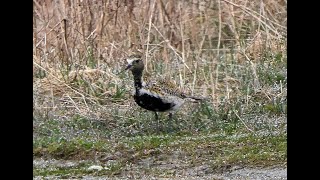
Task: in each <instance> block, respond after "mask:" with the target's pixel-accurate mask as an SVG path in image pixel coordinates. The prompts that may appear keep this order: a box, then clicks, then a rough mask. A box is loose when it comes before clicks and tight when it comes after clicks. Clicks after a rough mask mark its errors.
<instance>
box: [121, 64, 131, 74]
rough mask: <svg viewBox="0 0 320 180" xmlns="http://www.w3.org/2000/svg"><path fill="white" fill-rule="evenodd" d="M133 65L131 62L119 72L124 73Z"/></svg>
mask: <svg viewBox="0 0 320 180" xmlns="http://www.w3.org/2000/svg"><path fill="white" fill-rule="evenodd" d="M131 67H132V63H129V64H128V65H127V66H126V67H125V68H123V69H122V70H121V71H120V72H119V73H118V74H121V73H123V72H124V71H126V70H128V69H130V68H131Z"/></svg>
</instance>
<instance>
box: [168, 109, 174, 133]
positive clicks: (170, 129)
mask: <svg viewBox="0 0 320 180" xmlns="http://www.w3.org/2000/svg"><path fill="white" fill-rule="evenodd" d="M172 117H173V113H172V112H169V131H172V130H173V129H174V123H173V122H172V120H173V118H172Z"/></svg>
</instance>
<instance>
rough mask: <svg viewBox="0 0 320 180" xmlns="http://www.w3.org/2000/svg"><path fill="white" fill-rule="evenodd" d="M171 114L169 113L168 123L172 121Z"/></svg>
mask: <svg viewBox="0 0 320 180" xmlns="http://www.w3.org/2000/svg"><path fill="white" fill-rule="evenodd" d="M172 115H173V114H172V112H169V121H172Z"/></svg>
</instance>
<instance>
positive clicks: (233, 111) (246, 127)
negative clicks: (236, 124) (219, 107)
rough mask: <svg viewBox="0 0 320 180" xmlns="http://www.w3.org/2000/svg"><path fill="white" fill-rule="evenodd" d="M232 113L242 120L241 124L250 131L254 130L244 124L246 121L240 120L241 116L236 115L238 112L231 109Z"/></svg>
mask: <svg viewBox="0 0 320 180" xmlns="http://www.w3.org/2000/svg"><path fill="white" fill-rule="evenodd" d="M233 113H234V114H235V115H236V116H237V118H238V119H239V120H240V121H241V122H242V124H243V125H244V126H245V127H246V128H247V129H248V130H249V131H250V132H254V131H253V130H252V129H250V128H249V127H248V126H247V125H246V123H245V122H244V121H243V120H242V118H241V117H240V116H239V115H238V113H237V112H236V111H235V110H233Z"/></svg>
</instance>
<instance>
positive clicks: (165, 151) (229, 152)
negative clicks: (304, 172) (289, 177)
mask: <svg viewBox="0 0 320 180" xmlns="http://www.w3.org/2000/svg"><path fill="white" fill-rule="evenodd" d="M286 6H287V1H285V0H268V1H267V0H249V1H247V0H214V1H205V0H186V1H182V0H181V1H174V0H136V1H134V0H115V1H110V0H92V1H91V0H69V1H66V0H55V1H53V0H44V1H40V0H33V132H34V133H33V136H34V138H33V155H34V157H35V159H37V158H42V159H58V160H77V161H79V160H86V161H85V162H83V163H78V164H75V165H74V166H70V167H69V166H68V167H65V166H63V167H57V166H54V165H53V164H52V163H51V164H50V163H48V164H46V165H45V166H34V176H50V175H54V176H63V177H71V176H72V177H73V176H83V175H86V174H91V175H94V176H98V175H99V176H100V175H105V176H108V177H114V176H127V174H130V176H134V177H136V178H137V177H141V176H143V175H146V174H151V175H152V176H154V177H173V176H176V175H177V174H180V175H181V174H183V173H185V172H186V170H185V169H186V167H188V168H195V167H199V164H201V165H203V162H205V163H206V165H207V168H206V169H207V170H208V169H210V170H208V172H219V171H220V170H225V169H230V168H231V167H234V166H235V165H238V166H239V165H241V166H249V165H253V166H257V165H258V166H273V165H281V166H286V160H287V150H286V148H287V144H286V138H287V131H286V123H287V54H286V53H287V52H286V49H287V47H286V43H287V7H286ZM137 52H139V53H141V54H143V58H144V61H145V64H146V72H148V73H149V74H151V75H152V76H154V77H158V76H163V77H168V78H170V79H172V80H173V81H175V82H176V85H177V86H179V87H180V88H182V89H184V90H185V91H188V92H190V93H191V94H193V95H196V96H205V97H208V100H207V101H206V102H202V103H186V104H185V105H184V106H183V108H182V109H181V110H179V111H178V112H177V113H176V114H175V116H174V118H175V120H174V122H169V121H168V118H167V116H166V114H165V113H162V114H161V115H160V116H159V117H160V119H161V121H160V122H159V123H160V127H159V126H158V125H157V123H158V122H154V116H153V113H152V112H149V111H145V110H143V109H141V108H140V107H138V106H137V105H136V104H135V102H134V101H133V99H132V90H133V80H132V75H131V74H130V73H129V72H124V73H120V74H119V72H120V71H121V70H122V69H123V67H124V65H125V61H124V60H123V59H124V58H125V57H126V56H128V55H131V54H133V53H137ZM177 154H178V155H177ZM173 157H174V158H173ZM150 158H151V159H152V160H150ZM146 159H148V164H153V166H152V167H153V168H150V165H149V166H146V164H145V163H143V162H145V161H146ZM169 159H171V160H172V159H174V163H175V164H177V165H176V167H175V168H173V167H172V168H168V167H167V166H166V168H163V167H162V166H161V167H160V166H159V164H158V165H157V163H156V162H159V161H161V162H162V163H164V164H168V161H169ZM172 161H173V160H172ZM94 164H99V165H101V166H102V167H105V169H104V170H103V171H87V168H88V167H89V166H90V165H94ZM169 164H170V163H169ZM182 164H183V165H182ZM179 165H180V166H179ZM52 166H54V168H52ZM147 167H148V168H147ZM137 169H139V171H136V170H137ZM141 169H143V170H144V171H143V172H142V171H141ZM147 169H149V170H147ZM128 172H130V173H128Z"/></svg>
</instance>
